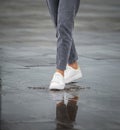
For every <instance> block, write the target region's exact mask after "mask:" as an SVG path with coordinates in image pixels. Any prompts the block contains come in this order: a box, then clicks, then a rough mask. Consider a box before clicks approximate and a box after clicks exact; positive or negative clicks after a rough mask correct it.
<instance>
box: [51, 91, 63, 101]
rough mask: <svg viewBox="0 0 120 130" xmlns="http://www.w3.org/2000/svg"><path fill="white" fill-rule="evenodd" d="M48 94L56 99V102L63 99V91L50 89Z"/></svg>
mask: <svg viewBox="0 0 120 130" xmlns="http://www.w3.org/2000/svg"><path fill="white" fill-rule="evenodd" d="M49 94H50V97H51V99H52V100H53V101H56V103H59V102H61V101H64V91H50V92H49Z"/></svg>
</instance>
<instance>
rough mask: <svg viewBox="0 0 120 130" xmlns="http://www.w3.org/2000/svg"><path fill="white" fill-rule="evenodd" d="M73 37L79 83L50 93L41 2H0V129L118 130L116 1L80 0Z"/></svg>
mask: <svg viewBox="0 0 120 130" xmlns="http://www.w3.org/2000/svg"><path fill="white" fill-rule="evenodd" d="M74 38H75V43H76V48H77V51H78V55H79V60H78V62H79V64H80V66H81V69H82V72H83V78H82V79H80V80H79V81H78V82H75V83H71V84H69V85H66V89H65V90H64V91H61V92H51V91H49V90H48V86H49V82H50V80H51V78H52V74H53V73H54V70H55V57H56V38H55V29H54V25H53V23H52V21H51V19H50V16H49V13H48V10H47V6H46V3H45V0H3V1H1V2H0V72H1V73H0V76H1V80H0V96H1V98H0V100H1V108H0V109H1V115H0V116H1V124H0V127H1V130H28V129H29V130H66V129H69V130H120V1H119V0H81V6H80V10H79V13H78V15H77V17H76V21H75V30H74Z"/></svg>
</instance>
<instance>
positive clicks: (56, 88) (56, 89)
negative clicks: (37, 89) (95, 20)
mask: <svg viewBox="0 0 120 130" xmlns="http://www.w3.org/2000/svg"><path fill="white" fill-rule="evenodd" d="M64 88H65V86H61V87H60V88H59V87H58V86H56V87H49V90H54V91H58V90H64Z"/></svg>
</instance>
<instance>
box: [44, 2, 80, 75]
mask: <svg viewBox="0 0 120 130" xmlns="http://www.w3.org/2000/svg"><path fill="white" fill-rule="evenodd" d="M46 1H47V5H48V8H49V12H50V14H51V17H52V20H53V22H54V24H55V27H56V37H57V55H56V65H57V66H56V67H57V72H59V73H61V74H62V75H64V70H65V69H66V65H67V64H69V65H70V66H71V67H73V68H74V69H77V68H78V64H77V60H78V55H77V52H76V49H75V44H74V40H73V36H72V31H73V28H74V19H75V16H76V14H77V12H78V9H79V4H80V0H46Z"/></svg>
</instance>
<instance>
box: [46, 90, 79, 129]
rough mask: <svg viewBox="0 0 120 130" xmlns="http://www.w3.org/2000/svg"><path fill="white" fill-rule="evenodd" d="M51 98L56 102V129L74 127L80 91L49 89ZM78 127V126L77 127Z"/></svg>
mask: <svg viewBox="0 0 120 130" xmlns="http://www.w3.org/2000/svg"><path fill="white" fill-rule="evenodd" d="M49 94H50V96H51V99H52V100H53V101H55V102H56V130H66V129H72V130H73V129H74V128H75V127H78V125H76V116H77V112H78V101H79V98H80V91H78V90H77V89H74V90H72V91H50V92H49ZM79 128H80V127H79Z"/></svg>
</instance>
